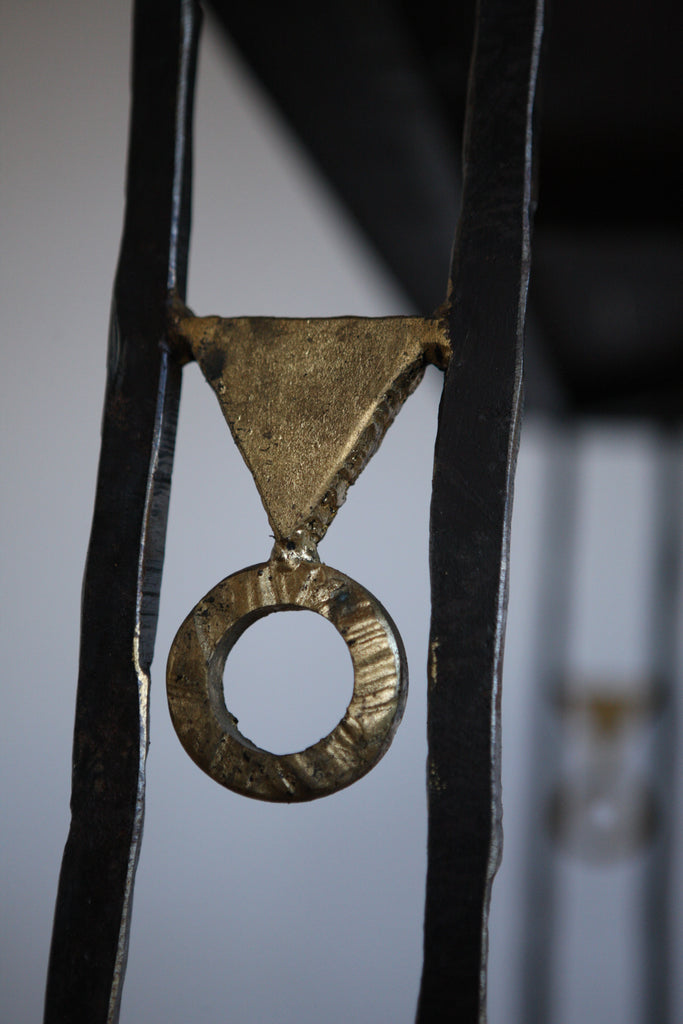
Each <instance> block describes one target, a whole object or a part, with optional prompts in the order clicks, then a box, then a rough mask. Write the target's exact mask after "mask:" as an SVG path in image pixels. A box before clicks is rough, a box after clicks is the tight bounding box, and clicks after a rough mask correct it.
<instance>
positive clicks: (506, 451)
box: [417, 0, 542, 1024]
mask: <svg viewBox="0 0 683 1024" xmlns="http://www.w3.org/2000/svg"><path fill="white" fill-rule="evenodd" d="M541 34H542V3H541V0H519V2H516V3H510V0H480V2H479V4H478V8H477V20H476V32H475V42H474V50H473V59H472V66H471V71H470V80H469V87H468V109H467V114H466V127H465V139H464V152H463V165H464V176H463V196H462V208H461V215H460V221H459V225H458V232H457V237H456V245H455V251H454V257H453V263H452V268H451V282H450V283H451V289H450V295H449V316H450V333H451V339H452V343H453V356H452V358H451V361H450V365H449V367H448V370H447V371H446V379H445V384H444V393H443V397H442V400H441V408H440V412H439V429H438V435H437V441H436V452H435V463H434V486H433V492H432V507H431V537H430V569H431V580H432V625H431V640H430V663H429V705H428V739H429V756H428V766H427V771H428V807H429V811H428V813H429V838H428V870H427V896H426V907H425V961H424V968H423V975H422V987H421V992H420V1000H419V1006H418V1018H417V1019H418V1022H419V1024H437V1022H439V1024H441V1022H443V1021H445V1020H453V1021H458V1022H459V1024H474V1022H476V1021H483V1020H485V1018H486V951H487V945H488V934H487V918H488V908H489V901H490V893H491V883H492V880H493V875H494V873H495V871H496V869H497V866H498V862H499V858H500V853H501V826H500V820H501V807H500V679H501V669H502V657H503V639H504V630H505V617H506V602H507V572H508V538H509V529H510V515H511V506H512V483H513V475H514V466H515V460H516V452H517V438H518V428H519V416H520V405H521V386H522V340H523V331H524V318H525V309H526V293H527V283H528V275H529V247H530V211H531V205H532V115H533V105H534V93H535V81H536V73H537V67H538V60H539V50H540V43H541Z"/></svg>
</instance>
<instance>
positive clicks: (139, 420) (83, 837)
mask: <svg viewBox="0 0 683 1024" xmlns="http://www.w3.org/2000/svg"><path fill="white" fill-rule="evenodd" d="M134 17H135V24H134V39H133V88H132V114H131V123H130V142H129V157H128V172H127V186H126V195H127V202H126V215H125V222H124V230H123V239H122V243H121V253H120V257H119V266H118V270H117V276H116V282H115V286H114V299H113V304H112V315H111V326H110V337H109V354H108V369H107V384H106V394H105V404H104V415H103V423H102V449H101V454H100V464H99V471H98V481H97V491H96V498H95V510H94V516H93V525H92V532H91V537H90V545H89V549H88V557H87V563H86V570H85V577H84V584H83V599H82V612H81V615H82V618H81V649H80V667H79V679H78V692H77V700H76V724H75V731H74V752H73V774H72V797H71V812H72V817H71V827H70V831H69V837H68V840H67V844H66V848H65V851H64V857H63V861H62V870H61V874H60V881H59V892H58V897H57V905H56V910H55V921H54V928H53V935H52V947H51V951H50V966H49V972H48V983H47V993H46V1003H45V1022H46V1024H66V1022H68V1024H86V1022H87V1024H104V1022H107V1024H115V1022H116V1021H117V1019H118V1014H119V1005H120V999H121V986H122V982H123V975H124V971H125V965H126V955H127V946H128V934H129V928H130V913H131V900H132V892H133V883H134V876H135V868H136V864H137V858H138V854H139V847H140V840H141V833H142V820H143V813H144V787H145V758H146V753H147V742H148V736H147V727H148V696H149V666H150V662H151V659H152V653H153V647H154V636H155V632H156V622H157V614H158V603H159V588H160V583H161V569H162V563H163V553H164V542H165V533H166V519H167V511H168V498H169V489H170V478H171V468H172V461H173V449H174V442H175V429H176V421H177V411H178V401H179V397H180V369H181V362H180V359H179V358H177V357H176V356H174V355H173V353H172V350H171V348H170V338H169V322H170V314H171V306H172V303H173V301H174V300H177V299H183V298H184V290H185V281H186V276H187V248H188V238H189V222H190V168H191V152H190V139H191V111H192V95H193V83H194V69H195V63H196V50H197V39H198V29H199V21H200V11H199V8H198V6H197V4H196V3H195V2H194V0H175V2H174V3H173V4H169V3H167V2H162V0H138V2H137V4H136V8H135V16H134Z"/></svg>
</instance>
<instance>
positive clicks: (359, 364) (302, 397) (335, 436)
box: [181, 317, 443, 541]
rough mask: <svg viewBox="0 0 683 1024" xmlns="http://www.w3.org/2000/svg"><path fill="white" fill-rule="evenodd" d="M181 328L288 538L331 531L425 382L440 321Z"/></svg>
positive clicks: (252, 322) (217, 322) (249, 320)
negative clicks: (354, 485) (403, 407)
mask: <svg viewBox="0 0 683 1024" xmlns="http://www.w3.org/2000/svg"><path fill="white" fill-rule="evenodd" d="M181 332H182V334H183V336H184V337H186V338H187V339H188V340H189V342H190V346H191V348H192V352H193V354H194V357H195V358H196V360H197V362H198V363H199V364H200V366H201V369H202V371H203V373H204V376H205V377H206V378H207V380H208V381H209V383H210V384H211V386H212V387H213V389H214V391H215V392H216V394H217V396H218V400H219V402H220V405H221V408H222V410H223V413H224V415H225V418H226V420H227V421H228V424H229V425H230V429H231V431H232V434H233V437H234V438H235V441H236V442H237V445H238V447H239V449H240V451H241V453H242V455H243V457H244V459H245V461H246V463H247V465H248V467H249V469H250V470H251V472H252V474H253V477H254V480H255V482H256V486H257V487H258V490H259V493H260V495H261V498H262V500H263V504H264V505H265V508H266V512H267V513H268V518H269V520H270V524H271V526H272V528H273V531H274V533H275V535H276V537H277V538H278V539H280V540H282V539H286V538H289V537H292V536H293V534H294V532H295V531H296V530H297V529H299V528H302V527H304V528H306V529H308V530H309V532H310V533H311V534H312V536H313V537H314V538H315V540H316V541H318V540H320V539H321V538H322V536H323V535H324V533H325V531H326V530H327V527H328V526H329V524H330V522H331V521H332V519H333V518H334V516H335V514H336V512H337V510H338V508H339V506H340V505H341V504H342V502H343V501H344V498H345V497H346V491H347V490H348V488H349V486H350V485H351V484H352V483H353V482H354V481H355V480H356V478H357V477H358V474H359V473H360V472H361V470H362V469H363V467H364V466H365V465H366V463H367V462H368V460H369V459H370V457H371V456H372V455H373V454H374V452H375V451H376V450H377V448H378V446H379V444H380V441H381V440H382V438H383V436H384V434H385V433H386V430H387V428H388V427H389V425H390V423H391V422H392V420H393V419H394V417H395V415H396V413H397V412H398V410H399V408H400V407H401V405H402V404H403V402H404V401H405V399H406V398H407V397H408V395H409V394H410V393H411V391H413V389H414V388H415V387H416V386H417V384H418V383H419V381H420V379H421V377H422V373H423V371H424V366H425V362H426V353H427V352H428V350H430V348H434V347H437V348H438V347H439V346H443V326H442V324H441V323H440V321H438V320H427V319H423V318H418V317H386V318H382V319H365V318H359V317H338V318H333V319H328V320H299V319H274V318H269V317H245V318H240V319H232V320H225V319H221V318H220V317H205V318H192V319H187V320H183V321H182V324H181Z"/></svg>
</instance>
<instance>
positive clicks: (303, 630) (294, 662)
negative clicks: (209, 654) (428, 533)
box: [223, 608, 353, 754]
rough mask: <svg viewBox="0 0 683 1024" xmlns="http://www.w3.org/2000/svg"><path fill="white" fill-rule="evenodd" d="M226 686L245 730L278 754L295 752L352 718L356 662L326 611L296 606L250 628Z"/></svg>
mask: <svg viewBox="0 0 683 1024" xmlns="http://www.w3.org/2000/svg"><path fill="white" fill-rule="evenodd" d="M302 612H306V613H307V614H301V613H302ZM223 690H224V694H225V703H226V705H227V707H228V708H229V710H230V713H231V714H232V715H234V716H235V718H236V719H237V721H238V728H239V730H240V732H241V733H242V735H243V736H245V737H246V738H247V739H249V740H251V742H252V743H255V744H256V745H257V746H259V747H261V748H262V749H263V750H269V751H270V752H271V753H273V754H290V753H293V752H295V751H298V750H305V749H306V747H310V746H311V745H312V744H313V743H316V742H317V741H318V740H319V739H321V738H322V737H323V736H326V735H327V734H328V733H330V732H331V731H332V730H333V729H334V728H335V726H336V725H337V724H338V722H339V721H340V720H341V719H342V718H343V717H344V712H345V711H346V708H347V707H348V704H349V701H350V700H351V697H352V695H353V663H352V661H351V656H350V654H349V651H348V648H347V647H346V644H345V643H344V641H343V639H342V637H341V636H340V635H339V633H338V632H337V630H336V629H335V628H334V626H333V625H332V624H331V623H330V622H328V621H327V620H326V619H324V618H323V616H322V615H318V614H317V613H316V612H313V611H310V610H309V609H306V608H302V609H296V610H294V609H291V608H290V609H287V610H283V611H278V612H274V613H272V614H270V615H265V616H263V617H261V618H259V619H257V620H256V621H255V622H253V623H252V624H251V625H250V626H249V627H248V629H246V630H245V631H244V633H243V634H242V636H240V638H239V640H238V641H237V643H236V644H235V646H234V647H233V648H232V649H231V651H230V653H229V655H228V658H227V661H226V663H225V670H224V673H223Z"/></svg>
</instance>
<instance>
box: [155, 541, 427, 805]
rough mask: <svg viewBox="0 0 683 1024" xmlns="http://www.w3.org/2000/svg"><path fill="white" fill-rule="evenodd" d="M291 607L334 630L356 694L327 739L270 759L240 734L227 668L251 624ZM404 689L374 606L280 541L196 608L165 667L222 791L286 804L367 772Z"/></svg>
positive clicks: (387, 737) (197, 751) (180, 726)
mask: <svg viewBox="0 0 683 1024" xmlns="http://www.w3.org/2000/svg"><path fill="white" fill-rule="evenodd" d="M297 608H308V609H310V610H311V611H314V612H318V614H320V615H323V616H324V617H325V618H326V619H328V620H329V621H330V622H331V623H332V624H333V625H334V626H335V627H336V629H337V630H338V631H339V632H340V634H341V636H342V637H343V639H344V641H345V642H346V644H347V647H348V650H349V653H350V655H351V660H352V662H353V670H354V688H353V696H352V698H351V701H350V703H349V706H348V708H347V709H346V713H345V715H344V717H343V718H342V720H341V721H340V723H339V724H338V725H337V727H336V728H335V729H333V730H332V732H331V733H330V734H329V735H328V736H326V737H324V738H323V739H321V740H319V741H318V742H317V743H315V744H314V745H313V746H311V747H308V748H307V749H306V750H302V751H300V752H298V753H293V754H280V755H275V754H272V753H269V752H268V751H265V750H262V749H261V748H260V747H257V746H255V745H254V744H253V743H252V742H251V741H250V740H248V739H247V738H246V737H244V736H242V734H241V733H240V731H239V729H238V728H237V720H236V719H235V717H234V716H233V715H231V713H230V712H229V711H228V710H227V708H226V705H225V698H224V694H223V681H222V677H223V669H224V667H225V661H226V658H227V656H228V654H229V653H230V650H231V649H232V647H233V645H234V644H235V643H236V642H237V640H238V639H239V637H240V636H241V635H242V633H243V632H244V630H245V629H247V627H248V626H250V625H251V624H252V623H253V622H255V621H256V620H257V619H259V618H261V617H262V616H264V615H268V614H270V613H271V612H275V611H280V610H286V609H297ZM321 680H324V672H321ZM407 687H408V670H407V665H406V659H405V653H404V651H403V645H402V643H401V639H400V637H399V635H398V632H397V631H396V628H395V627H394V625H393V623H392V622H391V620H390V618H389V616H388V615H387V613H386V612H385V610H384V609H383V608H382V606H381V605H380V604H379V602H378V601H376V600H375V598H374V597H372V595H371V594H369V593H368V592H367V591H366V590H364V589H363V587H361V586H359V584H357V583H355V582H354V581H353V580H351V579H349V577H348V576H344V575H343V573H340V572H337V570H335V569H332V568H330V567H329V566H326V565H323V564H321V563H320V562H318V561H317V560H316V561H312V560H310V559H309V558H308V557H307V556H306V554H305V552H304V550H303V549H302V548H299V549H298V557H295V558H292V557H291V553H289V552H288V551H287V549H286V548H283V549H280V548H279V547H278V545H276V549H275V551H274V554H273V556H272V557H271V560H270V561H269V562H265V563H263V564H262V565H257V566H253V567H251V568H249V569H244V570H242V571H241V572H238V573H235V574H234V575H232V576H228V578H227V579H225V580H223V581H222V583H219V584H218V585H217V586H216V587H214V588H213V590H211V591H210V592H209V593H208V594H207V595H206V597H204V598H203V599H202V600H201V601H200V602H199V603H198V604H197V605H196V607H195V608H194V609H193V610H192V612H191V613H190V614H189V615H188V617H187V619H186V620H185V622H184V623H183V624H182V626H181V627H180V629H179V631H178V634H177V636H176V638H175V640H174V642H173V647H172V648H171V654H170V657H169V662H168V670H167V689H168V701H169V707H170V710H171V716H172V718H173V723H174V725H175V728H176V731H177V733H178V735H179V737H180V740H181V742H182V744H183V746H184V747H185V749H186V750H187V752H188V753H189V755H190V757H192V759H193V760H194V761H195V762H196V763H197V764H198V765H199V767H200V768H202V769H203V770H204V771H205V772H207V773H208V774H209V775H211V777H212V778H214V779H215V780H216V781H217V782H220V783H221V784H222V785H223V786H227V787H228V789H232V790H234V791H235V792H238V793H243V794H245V795H247V796H251V797H256V798H258V799H261V800H273V801H284V802H292V801H303V800H313V799H316V798H317V797H321V796H327V795H328V794H330V793H333V792H336V790H338V789H342V788H344V787H345V786H349V785H350V784H351V783H352V782H355V781H356V780H357V779H359V778H360V777H361V776H362V775H364V774H365V773H366V772H368V771H369V770H370V769H371V768H372V767H373V766H374V765H375V764H376V763H377V761H378V760H379V759H380V758H381V757H382V756H383V754H384V753H385V752H386V750H387V749H388V747H389V744H390V743H391V740H392V738H393V735H394V732H395V730H396V728H397V726H398V724H399V722H400V720H401V716H402V714H403V708H404V705H405V700H406V694H407Z"/></svg>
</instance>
